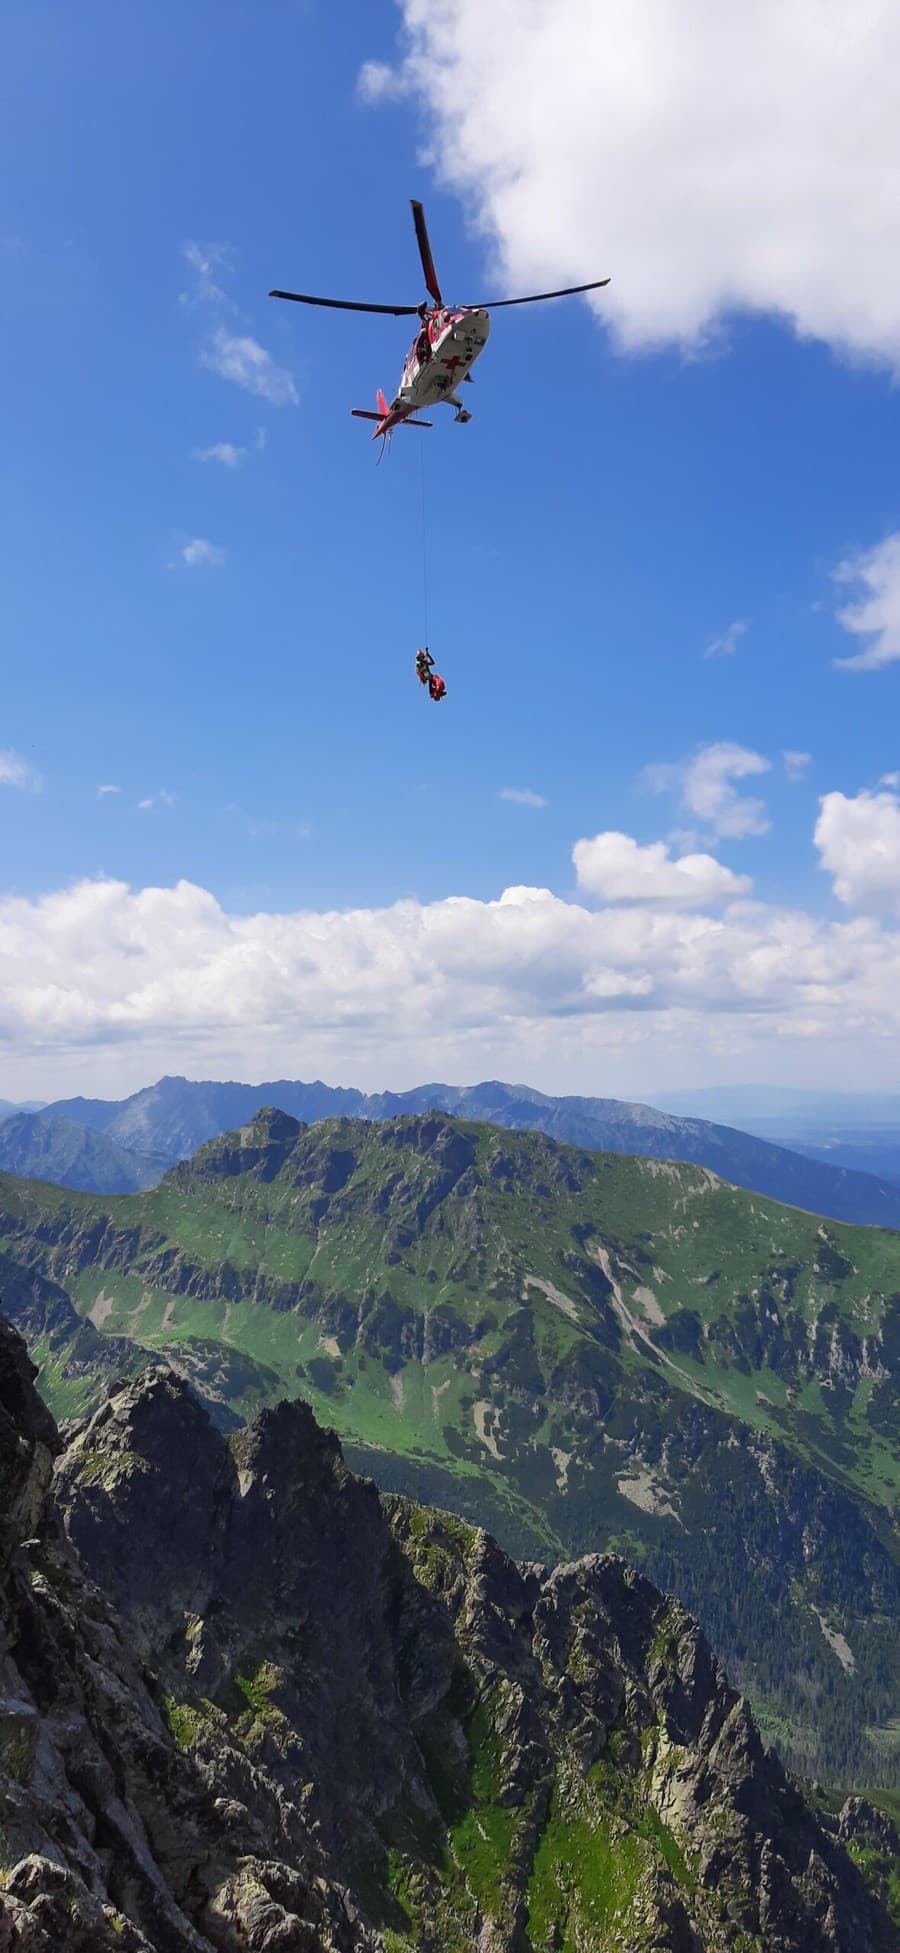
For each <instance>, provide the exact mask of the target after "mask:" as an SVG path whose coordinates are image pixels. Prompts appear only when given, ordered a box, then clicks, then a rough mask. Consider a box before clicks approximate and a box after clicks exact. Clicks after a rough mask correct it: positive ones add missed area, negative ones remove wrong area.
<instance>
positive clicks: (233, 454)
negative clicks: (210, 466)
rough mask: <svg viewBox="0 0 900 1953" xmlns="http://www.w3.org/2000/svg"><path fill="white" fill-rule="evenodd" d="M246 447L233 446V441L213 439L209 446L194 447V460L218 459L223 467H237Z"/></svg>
mask: <svg viewBox="0 0 900 1953" xmlns="http://www.w3.org/2000/svg"><path fill="white" fill-rule="evenodd" d="M246 452H247V450H246V448H239V447H235V444H234V442H233V441H214V442H213V445H212V447H211V448H195V449H194V460H195V461H218V462H219V464H220V466H221V467H223V468H239V467H240V465H241V462H242V461H243V459H244V456H245V454H246Z"/></svg>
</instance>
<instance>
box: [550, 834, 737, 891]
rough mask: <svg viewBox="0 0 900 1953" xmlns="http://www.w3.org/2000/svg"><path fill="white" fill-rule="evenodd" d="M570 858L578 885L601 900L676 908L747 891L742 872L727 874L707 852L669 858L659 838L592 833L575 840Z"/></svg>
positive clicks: (729, 871)
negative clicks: (647, 839)
mask: <svg viewBox="0 0 900 1953" xmlns="http://www.w3.org/2000/svg"><path fill="white" fill-rule="evenodd" d="M572 860H573V862H574V864H575V872H576V875H577V878H578V886H579V888H584V889H586V890H587V891H588V893H589V894H591V895H597V896H599V897H600V898H601V899H602V900H603V901H606V902H640V903H650V904H652V905H653V906H654V907H655V906H657V905H663V906H665V907H671V908H676V909H703V908H717V907H718V906H719V905H720V904H721V903H724V902H733V901H735V900H736V899H737V898H738V897H739V896H744V895H749V893H750V891H751V888H752V886H753V884H752V882H751V881H750V879H749V877H748V876H747V875H735V874H732V871H731V869H730V868H723V866H722V864H721V862H719V861H715V860H714V859H713V856H712V855H710V854H683V855H679V856H677V857H676V858H675V859H674V860H673V859H672V856H671V854H670V851H669V848H668V847H667V846H666V844H665V842H664V841H651V842H649V843H648V844H647V845H646V846H644V847H641V846H640V844H639V843H638V842H637V841H635V840H633V838H632V836H631V835H630V834H615V833H606V834H595V835H594V838H593V840H590V841H587V840H586V841H576V843H575V846H574V848H573V850H572Z"/></svg>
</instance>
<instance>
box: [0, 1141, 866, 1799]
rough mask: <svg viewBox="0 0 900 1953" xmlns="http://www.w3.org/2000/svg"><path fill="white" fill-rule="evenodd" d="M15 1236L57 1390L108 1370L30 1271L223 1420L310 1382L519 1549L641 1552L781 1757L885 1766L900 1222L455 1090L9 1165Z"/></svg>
mask: <svg viewBox="0 0 900 1953" xmlns="http://www.w3.org/2000/svg"><path fill="white" fill-rule="evenodd" d="M0 1236H2V1248H3V1251H4V1254H5V1256H6V1258H7V1265H8V1267H9V1268H10V1269H15V1270H16V1271H17V1272H16V1282H15V1288H16V1294H17V1296H18V1298H19V1299H18V1302H16V1300H15V1298H13V1304H12V1309H11V1313H13V1314H14V1315H15V1317H16V1319H20V1318H21V1315H22V1311H23V1309H25V1308H26V1306H29V1304H28V1297H29V1294H30V1296H31V1302H30V1308H31V1316H30V1321H29V1333H30V1335H31V1338H32V1347H33V1349H35V1353H36V1358H37V1360H39V1361H42V1362H43V1364H44V1370H43V1376H42V1385H43V1387H44V1389H45V1392H46V1394H47V1396H48V1398H49V1400H50V1402H51V1403H52V1405H53V1406H54V1408H55V1409H57V1410H58V1411H60V1412H62V1413H69V1412H72V1411H76V1410H79V1409H84V1408H87V1406H88V1405H89V1404H90V1403H91V1402H92V1401H94V1400H95V1399H96V1395H97V1390H98V1379H97V1373H96V1367H95V1365H94V1364H93V1362H92V1361H91V1358H90V1352H89V1351H88V1352H87V1354H86V1353H85V1343H84V1338H83V1335H82V1338H81V1342H80V1345H79V1354H78V1358H77V1361H75V1360H70V1347H69V1342H68V1340H67V1336H66V1333H65V1332H64V1330H63V1329H61V1327H60V1311H59V1306H57V1313H56V1317H55V1324H56V1327H55V1332H54V1334H53V1335H52V1336H51V1335H50V1333H49V1331H47V1332H46V1333H44V1334H42V1332H41V1323H42V1321H43V1318H42V1317H41V1314H40V1307H39V1306H38V1302H36V1301H35V1286H36V1284H37V1282H38V1278H39V1279H40V1281H42V1282H44V1283H50V1284H53V1285H54V1287H53V1294H54V1295H55V1296H57V1297H58V1296H59V1294H63V1295H64V1296H68V1297H70V1298H71V1300H72V1302H73V1303H74V1305H75V1309H76V1310H77V1311H78V1317H77V1318H76V1317H75V1316H73V1317H72V1318H71V1324H70V1327H71V1330H72V1334H73V1335H74V1334H75V1333H76V1332H77V1331H83V1330H84V1329H85V1327H86V1319H87V1318H90V1322H91V1324H92V1325H93V1327H94V1328H95V1329H96V1330H97V1331H99V1332H100V1334H101V1336H102V1338H104V1339H106V1338H108V1337H110V1336H112V1337H114V1338H115V1339H116V1342H115V1349H116V1351H117V1353H118V1355H117V1361H119V1362H120V1363H121V1364H122V1365H123V1366H126V1365H128V1364H130V1360H131V1358H130V1355H129V1347H130V1344H133V1343H134V1342H137V1343H139V1344H141V1345H143V1346H145V1347H147V1348H149V1349H151V1350H154V1351H163V1350H165V1351H166V1352H167V1353H168V1354H170V1355H171V1356H172V1357H174V1358H176V1360H178V1361H179V1362H181V1363H183V1364H184V1366H185V1368H186V1369H187V1371H188V1373H189V1374H190V1375H191V1376H192V1378H193V1380H194V1381H195V1382H197V1383H199V1384H200V1386H201V1388H202V1389H203V1391H204V1395H205V1396H206V1399H207V1401H213V1402H215V1403H217V1405H218V1407H219V1415H220V1417H221V1418H222V1421H228V1419H229V1418H233V1417H234V1416H239V1417H242V1418H243V1417H246V1416H248V1415H250V1414H251V1413H252V1412H254V1411H255V1410H256V1409H257V1408H258V1407H259V1406H260V1404H262V1403H263V1402H267V1401H268V1402H271V1401H274V1400H275V1399H276V1398H278V1397H280V1396H283V1395H302V1396H304V1397H306V1398H308V1399H309V1400H310V1401H311V1402H312V1404H313V1406H314V1408H315V1410H316V1413H317V1415H318V1416H319V1417H320V1418H321V1419H323V1420H325V1421H327V1422H329V1423H331V1424H332V1425H334V1426H335V1427H336V1428H337V1430H338V1431H339V1432H340V1433H341V1436H342V1438H343V1440H344V1443H345V1447H346V1449H347V1452H348V1456H349V1458H350V1461H351V1462H353V1463H355V1464H357V1465H361V1466H363V1467H365V1468H367V1469H369V1470H371V1471H372V1473H373V1475H374V1476H376V1477H377V1478H378V1480H379V1482H380V1483H381V1484H382V1485H383V1486H385V1487H386V1488H388V1489H397V1490H403V1491H405V1492H409V1493H412V1494H414V1495H415V1496H417V1497H421V1498H428V1499H430V1500H431V1501H433V1502H437V1503H439V1504H441V1505H443V1506H446V1507H449V1508H451V1509H455V1510H457V1511H458V1512H460V1513H462V1514H463V1515H464V1516H465V1517H468V1518H472V1519H477V1520H478V1521H480V1522H481V1523H484V1524H486V1525H487V1526H489V1527H490V1528H491V1529H492V1530H493V1531H495V1532H496V1533H497V1534H498V1536H499V1537H500V1539H501V1540H502V1541H503V1543H504V1544H505V1545H507V1546H508V1547H510V1548H511V1549H512V1550H513V1551H515V1552H516V1553H519V1554H523V1555H528V1556H531V1557H540V1558H543V1559H553V1558H557V1557H559V1555H560V1554H561V1553H562V1554H574V1553H581V1552H584V1551H586V1550H595V1549H600V1548H606V1547H614V1548H617V1549H619V1550H621V1551H623V1552H624V1553H626V1554H627V1555H629V1556H630V1557H631V1558H633V1559H637V1560H638V1561H640V1562H641V1563H642V1564H643V1566H644V1567H645V1568H646V1570H647V1571H649V1572H650V1573H651V1574H652V1575H653V1577H654V1578H656V1579H657V1580H658V1581H660V1582H662V1583H663V1584H665V1585H668V1586H670V1587H672V1588H673V1589H674V1590H675V1591H676V1592H677V1593H678V1594H679V1596H680V1597H681V1598H682V1599H683V1600H684V1601H685V1602H686V1603H687V1605H688V1606H690V1607H691V1608H692V1609H693V1610H694V1611H696V1612H697V1613H698V1614H699V1615H700V1618H701V1620H702V1621H703V1624H704V1625H705V1627H706V1628H707V1631H708V1632H709V1633H710V1635H711V1638H712V1639H713V1641H714V1643H715V1644H716V1645H717V1647H718V1649H719V1651H720V1652H721V1653H722V1654H723V1655H724V1657H725V1659H726V1661H727V1663H728V1665H729V1667H730V1669H731V1672H732V1674H733V1675H734V1677H735V1678H736V1679H737V1680H738V1682H739V1684H740V1685H741V1686H742V1687H743V1688H744V1689H745V1690H746V1691H747V1692H748V1693H749V1694H750V1695H751V1696H752V1697H753V1699H754V1701H755V1703H756V1704H757V1706H758V1707H759V1708H760V1709H761V1711H762V1713H763V1716H764V1719H766V1720H767V1726H768V1728H769V1730H770V1732H771V1733H772V1734H773V1735H774V1736H775V1737H777V1739H778V1740H779V1743H780V1745H781V1747H782V1749H783V1750H784V1751H785V1753H786V1754H787V1755H788V1756H789V1757H790V1758H791V1759H792V1760H793V1761H794V1762H795V1763H797V1764H798V1765H801V1766H803V1767H805V1768H807V1769H814V1770H816V1771H817V1772H818V1773H819V1774H821V1775H823V1776H825V1775H827V1776H830V1777H835V1776H838V1777H840V1778H841V1780H843V1781H845V1782H852V1781H857V1782H867V1783H875V1784H878V1783H881V1784H887V1785H889V1786H890V1785H891V1784H894V1783H895V1782H896V1776H897V1769H898V1763H900V1653H898V1649H897V1646H896V1626H895V1624H896V1617H897V1609H898V1606H900V1573H898V1533H897V1509H898V1501H900V1449H898V1427H900V1403H898V1389H900V1384H898V1370H900V1237H898V1236H897V1235H894V1234H890V1233H887V1232H879V1231H874V1230H869V1229H865V1230H862V1229H853V1228H849V1227H843V1226H840V1225H838V1224H834V1223H827V1224H826V1223H823V1222H820V1221H818V1220H817V1219H816V1218H815V1217H813V1216H810V1215H808V1214H805V1213H801V1212H798V1211H796V1210H793V1209H789V1208H784V1207H780V1206H777V1205H776V1204H775V1203H773V1202H770V1201H767V1200H763V1199H761V1198H759V1197H758V1196H756V1195H748V1194H746V1193H742V1192H738V1191H736V1190H735V1189H734V1188H731V1187H728V1186H726V1185H724V1184H723V1183H722V1182H721V1181H718V1180H717V1179H716V1178H715V1176H714V1175H712V1174H711V1173H710V1172H709V1171H707V1170H706V1169H704V1168H698V1167H691V1166H679V1165H675V1164H673V1163H671V1162H668V1161H651V1160H641V1159H635V1158H628V1157H621V1156H613V1155H605V1154H599V1155H598V1154H595V1153H587V1152H580V1151H577V1150H576V1149H574V1148H570V1147H565V1146H560V1145H558V1144H556V1143H555V1142H554V1141H552V1140H550V1139H547V1138H545V1137H544V1136H543V1135H540V1134H521V1133H511V1132H505V1131H503V1132H501V1131H497V1130H496V1129H493V1128H490V1127H479V1126H476V1125H470V1124H468V1123H464V1122H462V1121H459V1120H455V1119H451V1118H448V1117H446V1116H445V1115H443V1114H438V1113H433V1114H428V1115H425V1116H420V1117H414V1118H405V1119H398V1120H395V1121H391V1122H388V1123H387V1124H385V1125H382V1126H373V1125H371V1124H366V1123H363V1122H360V1121H353V1120H329V1121H325V1122H324V1123H322V1124H320V1125H318V1126H315V1127H312V1128H308V1129H305V1130H304V1129H301V1128H299V1127H298V1126H297V1124H296V1123H295V1122H294V1121H293V1120H291V1119H289V1118H288V1117H287V1116H286V1115H284V1114H281V1113H268V1114H262V1115H260V1116H259V1117H258V1118H257V1119H255V1120H254V1121H253V1123H252V1124H251V1125H250V1126H249V1127H247V1128H245V1129H244V1130H243V1131H242V1132H239V1133H232V1134H229V1135H226V1137H225V1138H224V1139H221V1140H217V1141H214V1142H212V1143H211V1144H210V1145H209V1146H207V1147H204V1148H203V1149H201V1151H200V1152H199V1153H198V1154H197V1155H196V1156H195V1158H194V1159H193V1160H192V1161H190V1162H187V1163H185V1164H183V1165H182V1166H179V1167H177V1168H176V1169H174V1170H173V1171H172V1172H171V1173H170V1174H168V1175H167V1176H166V1179H165V1180H164V1181H163V1182H162V1184H161V1185H160V1186H159V1187H157V1188H155V1189H154V1190H152V1191H151V1192H148V1193H145V1194H141V1195H136V1196H129V1197H123V1198H120V1199H105V1200H98V1199H93V1198H90V1197H88V1196H83V1195H75V1194H72V1193H69V1192H67V1191H65V1190H63V1189H61V1188H54V1187H48V1186H44V1185H39V1184H35V1183H25V1182H16V1181H12V1180H8V1179H6V1180H0ZM0 1276H2V1270H0ZM26 1277H27V1279H26ZM29 1283H30V1284H31V1287H30V1289H29ZM7 1306H9V1304H7ZM102 1387H105V1379H104V1384H103V1386H102Z"/></svg>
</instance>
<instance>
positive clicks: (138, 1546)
mask: <svg viewBox="0 0 900 1953" xmlns="http://www.w3.org/2000/svg"><path fill="white" fill-rule="evenodd" d="M31 1376H32V1369H31V1365H30V1364H29V1363H28V1360H27V1358H26V1356H25V1354H24V1350H23V1346H22V1345H21V1343H20V1342H19V1339H18V1338H17V1337H16V1336H15V1335H14V1334H13V1332H11V1331H10V1330H9V1329H8V1328H6V1327H5V1326H4V1325H2V1324H0V1472H2V1476H0V1520H2V1526H3V1532H2V1545H0V1865H3V1866H5V1868H6V1869H5V1870H4V1871H2V1872H0V1950H2V1953H13V1949H14V1953H113V1949H114V1948H120V1949H121V1948H124V1949H125V1953H175V1949H182V1948H185V1949H190V1950H191V1953H276V1949H277V1953H351V1949H352V1953H376V1949H379V1948H381V1947H382V1946H387V1947H389V1948H390V1949H391V1953H405V1950H406V1949H409V1953H412V1950H413V1949H417V1950H418V1949H421V1953H450V1950H451V1949H453V1953H463V1949H466V1948H469V1949H471V1950H472V1953H476V1949H477V1953H550V1949H556V1950H557V1953H588V1949H594V1948H596V1949H598V1953H599V1950H600V1949H603V1953H607V1949H608V1953H614V1950H615V1953H801V1949H802V1953H895V1950H896V1949H897V1947H898V1945H900V1939H898V1935H897V1934H896V1933H895V1932H894V1929H893V1928H892V1927H891V1925H890V1922H889V1920H888V1919H887V1916H886V1915H885V1914H884V1913H883V1912H882V1911H881V1910H880V1908H879V1907H878V1905H877V1904H875V1903H874V1902H873V1901H872V1900H871V1898H870V1897H869V1895H868V1894H867V1892H866V1888H865V1886H864V1884H863V1881H862V1878H861V1876H860V1874H859V1873H858V1871H857V1870H856V1868H855V1867H854V1865H853V1864H852V1862H851V1859H850V1857H849V1856H848V1855H847V1853H846V1851H845V1850H844V1848H843V1846H842V1844H841V1843H840V1841H839V1840H838V1839H837V1838H836V1837H834V1836H830V1835H828V1834H827V1833H826V1832H825V1831H823V1830H822V1829H821V1828H820V1826H819V1825H818V1824H817V1822H816V1821H815V1819H814V1818H813V1816H812V1815H811V1813H810V1812H809V1810H808V1809H807V1807H806V1806H805V1804H804V1803H803V1801H802V1799H801V1797H800V1795H799V1793H798V1791H797V1790H796V1789H795V1788H794V1787H793V1786H792V1784H791V1783H790V1781H789V1780H788V1779H787V1778H786V1777H785V1775H784V1773H783V1771H782V1770H781V1768H780V1766H779V1765H778V1763H777V1762H776V1761H775V1760H774V1758H772V1757H771V1756H770V1755H767V1754H765V1753H764V1752H763V1749H762V1746H761V1744H760V1740H759V1736H758V1734H757V1732H756V1730H755V1727H754V1725H753V1722H752V1720H751V1718H750V1715H749V1712H748V1710H747V1708H746V1705H745V1704H744V1703H743V1702H742V1701H741V1700H740V1698H739V1697H737V1696H736V1695H735V1694H734V1692H733V1691H732V1690H730V1689H729V1688H728V1686H727V1684H726V1682H725V1680H724V1678H723V1676H722V1673H721V1671H720V1669H719V1667H718V1665H717V1663H716V1661H715V1659H714V1657H713V1656H712V1654H711V1653H710V1650H709V1648H708V1646H707V1644H706V1643H705V1641H704V1640H703V1638H702V1636H701V1635H700V1634H699V1632H698V1630H697V1629H696V1628H695V1626H694V1625H693V1623H692V1622H691V1621H690V1619H689V1618H688V1616H687V1615H686V1614H685V1613H684V1612H683V1611H682V1610H681V1609H680V1608H679V1607H678V1606H677V1605H676V1604H675V1603H674V1602H672V1601H669V1600H667V1599H666V1598H665V1597H664V1596H663V1595H661V1594H659V1593H658V1592H657V1590H656V1589H655V1588H653V1587H652V1586H651V1585H650V1583H649V1582H648V1581H646V1580H644V1579H643V1578H641V1577H640V1576H639V1575H637V1574H635V1573H633V1572H632V1571H630V1570H629V1569H628V1568H627V1567H626V1566H625V1565H624V1564H623V1563H622V1562H621V1561H619V1560H618V1559H616V1558H614V1557H612V1556H603V1557H594V1558H592V1559H588V1560H584V1561H580V1562H578V1563H576V1564H573V1565H568V1566H562V1567H558V1568H556V1569H555V1571H553V1572H548V1571H547V1570H546V1569H545V1568H542V1567H540V1566H536V1565H519V1564H516V1563H515V1562H513V1561H511V1560H510V1559H509V1558H508V1557H507V1556H506V1555H505V1554H504V1553H503V1552H502V1551H501V1550H500V1548H499V1547H498V1546H497V1545H496V1544H495V1542H494V1541H493V1540H492V1539H491V1538H490V1537H489V1536H488V1535H487V1534H485V1533H483V1532H479V1531H477V1530H475V1529H473V1528H469V1527H467V1526H464V1525H463V1524H462V1523H461V1522H460V1521H458V1520H454V1519H451V1518H449V1517H448V1516H447V1515H445V1514H441V1513H436V1512H431V1511H428V1510H426V1509H424V1508H420V1507H416V1506H413V1505H411V1504H410V1503H408V1502H407V1501H405V1500H402V1499H393V1498H385V1499H380V1498H379V1496H378V1494H377V1492H376V1491H375V1489H374V1487H373V1486H372V1485H371V1484H369V1483H368V1482H367V1481H364V1480H360V1479H358V1478H356V1477H354V1476H353V1475H352V1474H351V1473H350V1472H349V1471H348V1470H347V1468H346V1466H345V1464H344V1462H343V1458H342V1455H341V1451H340V1447H339V1445H338V1443H337V1440H336V1438H335V1437H334V1435H333V1434H332V1433H329V1432H325V1431H322V1430H321V1429H320V1428H319V1426H318V1425H317V1424H316V1422H315V1420H314V1418H313V1417H312V1414H311V1412H310V1411H309V1410H308V1409H307V1407H306V1406H304V1405H303V1404H298V1403H294V1404H283V1405H280V1406H279V1407H278V1408H277V1409H275V1410H272V1411H267V1412H264V1413H263V1414H262V1416H261V1417H260V1418H259V1419H258V1421H257V1423H256V1424H255V1425H254V1426H252V1427H250V1428H249V1429H244V1430H241V1431H238V1432H235V1433H233V1434H232V1435H230V1436H227V1437H226V1436H225V1435H224V1434H223V1433H222V1432H220V1431H219V1430H217V1429H215V1428H214V1427H213V1426H212V1425H211V1424H210V1422H209V1420H208V1418H207V1415H206V1413H205V1411H204V1410H203V1409H202V1407H201V1406H200V1405H199V1403H198V1402H197V1401H196V1399H195V1398H194V1397H193V1396H192V1395H191V1392H190V1390H189V1389H188V1387H187V1386H186V1384H185V1382H184V1381H183V1379H181V1378H180V1377H178V1376H177V1375H175V1374H174V1373H172V1372H166V1371H157V1372H155V1373H149V1374H148V1375H146V1376H145V1377H143V1378H142V1379H140V1380H138V1381H137V1382H133V1383H130V1382H129V1383H125V1384H121V1385H119V1386H117V1388H116V1390H115V1392H114V1394H113V1395H112V1396H111V1397H110V1399H109V1400H108V1401H107V1403H106V1404H104V1405H103V1407H102V1408H101V1409H100V1410H99V1411H98V1412H97V1413H96V1414H95V1416H94V1417H93V1418H92V1419H91V1420H90V1421H89V1422H85V1423H83V1424H82V1425H80V1426H77V1427H74V1428H73V1429H70V1430H69V1431H68V1432H67V1447H66V1450H65V1452H64V1453H63V1455H62V1456H61V1457H60V1458H59V1460H58V1463H57V1466H56V1479H55V1488H54V1490H53V1491H52V1492H51V1491H50V1490H49V1489H48V1487H49V1480H50V1474H51V1469H52V1457H53V1454H54V1452H55V1451H57V1450H58V1448H59V1439H58V1437H57V1435H56V1433H55V1430H54V1427H53V1425H52V1422H51V1420H50V1419H49V1418H48V1416H47V1413H46V1412H45V1411H43V1409H42V1407H41V1406H40V1404H39V1402H38V1400H37V1399H36V1397H35V1395H34V1391H33V1388H32V1384H31ZM848 1821H849V1820H848Z"/></svg>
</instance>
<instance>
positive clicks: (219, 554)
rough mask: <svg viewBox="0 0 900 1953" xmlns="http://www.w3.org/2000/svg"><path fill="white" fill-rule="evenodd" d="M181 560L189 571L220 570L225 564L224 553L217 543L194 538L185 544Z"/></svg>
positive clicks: (198, 537) (199, 537) (200, 537)
mask: <svg viewBox="0 0 900 1953" xmlns="http://www.w3.org/2000/svg"><path fill="white" fill-rule="evenodd" d="M181 560H182V562H183V563H185V564H186V565H187V567H188V569H189V570H220V569H221V568H222V566H223V564H224V562H225V551H224V549H221V548H220V547H219V544H218V543H211V542H207V541H206V540H205V538H204V537H203V536H195V537H194V538H193V541H192V542H189V543H185V546H184V548H183V550H182V552H181Z"/></svg>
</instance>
